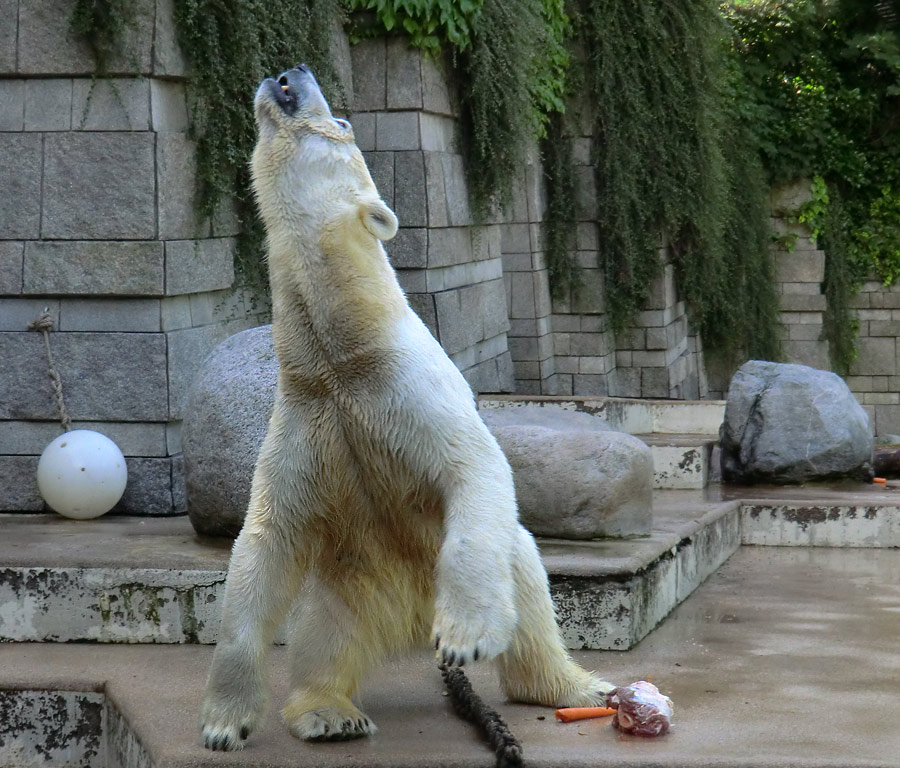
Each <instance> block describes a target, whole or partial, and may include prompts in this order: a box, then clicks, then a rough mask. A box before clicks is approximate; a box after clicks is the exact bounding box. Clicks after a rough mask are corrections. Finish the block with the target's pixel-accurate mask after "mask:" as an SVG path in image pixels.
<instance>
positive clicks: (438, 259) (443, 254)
mask: <svg viewBox="0 0 900 768" xmlns="http://www.w3.org/2000/svg"><path fill="white" fill-rule="evenodd" d="M470 261H472V238H471V235H470V232H469V229H468V228H467V227H447V228H439V229H429V230H428V266H429V268H431V267H446V266H450V265H452V264H465V263H467V262H470Z"/></svg>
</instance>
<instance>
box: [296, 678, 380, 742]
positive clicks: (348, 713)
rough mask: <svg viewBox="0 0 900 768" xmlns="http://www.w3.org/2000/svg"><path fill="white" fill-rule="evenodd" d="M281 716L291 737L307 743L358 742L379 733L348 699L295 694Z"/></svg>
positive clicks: (312, 694)
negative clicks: (356, 740)
mask: <svg viewBox="0 0 900 768" xmlns="http://www.w3.org/2000/svg"><path fill="white" fill-rule="evenodd" d="M281 714H282V717H283V718H284V722H285V723H286V724H287V727H288V730H290V732H291V734H292V735H293V736H295V737H297V738H298V739H305V740H307V741H342V740H346V739H358V738H361V737H363V736H371V735H372V734H373V733H375V731H376V730H378V729H377V728H376V727H375V723H373V722H372V721H371V720H370V719H369V718H368V717H366V715H364V714H363V713H362V712H360V711H359V709H357V708H356V707H355V706H354V705H353V704H352V703H351V702H350V700H349V699H346V698H343V697H337V696H317V695H315V694H314V693H312V692H310V691H306V690H299V691H295V692H294V693H292V694H291V696H290V698H289V699H288V702H287V704H285V706H284V709H283V710H282V713H281Z"/></svg>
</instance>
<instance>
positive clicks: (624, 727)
mask: <svg viewBox="0 0 900 768" xmlns="http://www.w3.org/2000/svg"><path fill="white" fill-rule="evenodd" d="M606 703H607V705H608V706H610V707H613V708H615V710H616V714H615V715H613V725H614V726H615V727H616V728H618V729H619V730H620V731H624V732H625V733H634V734H637V735H638V736H660V735H662V734H664V733H665V732H666V731H668V730H669V728H670V727H671V725H672V700H671V699H670V698H669V697H668V696H663V694H661V693H660V692H659V688H657V687H656V686H655V685H653V683H648V682H647V681H646V680H640V681H638V682H636V683H632V684H631V685H624V686H620V687H618V688H616V689H615V690H614V691H612V692H611V693H609V694H607V697H606Z"/></svg>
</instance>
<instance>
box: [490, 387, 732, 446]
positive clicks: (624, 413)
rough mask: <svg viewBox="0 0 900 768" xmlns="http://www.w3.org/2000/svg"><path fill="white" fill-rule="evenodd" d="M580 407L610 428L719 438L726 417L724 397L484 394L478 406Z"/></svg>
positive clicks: (569, 409)
mask: <svg viewBox="0 0 900 768" xmlns="http://www.w3.org/2000/svg"><path fill="white" fill-rule="evenodd" d="M526 405H530V406H535V407H539V408H560V409H562V410H567V411H580V412H582V413H589V414H591V415H592V416H598V417H599V418H601V419H604V420H605V421H606V422H607V423H608V424H609V425H610V426H611V427H612V428H613V429H615V430H618V431H620V432H628V433H629V434H632V435H637V434H649V433H661V434H675V435H677V434H703V435H708V436H711V437H714V438H716V439H718V437H719V426H720V425H721V424H722V420H723V419H724V417H725V401H724V400H640V399H632V398H627V397H566V396H559V397H552V396H546V395H535V396H530V395H487V396H484V397H482V398H480V399H479V401H478V407H479V409H491V408H516V407H522V406H526Z"/></svg>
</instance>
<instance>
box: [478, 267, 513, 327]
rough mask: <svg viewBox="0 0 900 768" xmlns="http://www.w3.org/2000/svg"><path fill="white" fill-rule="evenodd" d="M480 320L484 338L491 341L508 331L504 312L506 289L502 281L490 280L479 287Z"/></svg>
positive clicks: (507, 317)
mask: <svg viewBox="0 0 900 768" xmlns="http://www.w3.org/2000/svg"><path fill="white" fill-rule="evenodd" d="M480 290H481V309H482V311H481V318H482V323H483V327H484V331H483V333H484V338H486V339H492V338H493V337H494V336H498V335H499V334H501V333H506V332H507V331H508V330H509V315H508V313H507V312H506V288H505V286H504V284H503V280H502V279H501V280H490V281H488V282H485V283H482V284H481V287H480Z"/></svg>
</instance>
